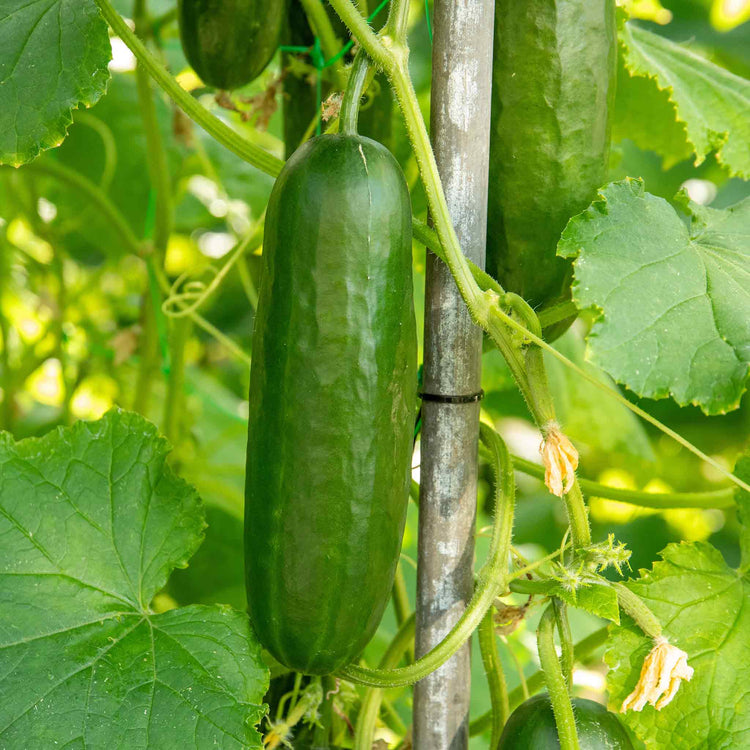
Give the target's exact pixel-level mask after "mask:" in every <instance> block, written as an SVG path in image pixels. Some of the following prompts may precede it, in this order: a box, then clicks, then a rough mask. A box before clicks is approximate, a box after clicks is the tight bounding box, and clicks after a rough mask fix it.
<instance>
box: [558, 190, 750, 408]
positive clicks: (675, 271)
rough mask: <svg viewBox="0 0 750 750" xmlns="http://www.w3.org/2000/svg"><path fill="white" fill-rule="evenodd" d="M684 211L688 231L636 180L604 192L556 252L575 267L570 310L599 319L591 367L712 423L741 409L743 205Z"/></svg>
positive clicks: (745, 357)
mask: <svg viewBox="0 0 750 750" xmlns="http://www.w3.org/2000/svg"><path fill="white" fill-rule="evenodd" d="M686 210H687V211H688V212H689V214H690V218H691V223H690V225H689V226H687V225H686V224H685V222H684V220H683V219H682V218H681V217H680V215H679V214H678V213H677V212H676V211H675V209H674V208H672V206H671V205H670V204H669V203H667V201H665V200H663V199H662V198H657V197H656V196H653V195H650V194H649V193H647V192H645V190H644V188H643V183H642V182H641V181H640V180H623V181H621V182H613V183H610V184H609V185H608V186H607V187H606V188H604V189H603V190H602V191H601V193H600V200H598V201H596V202H595V203H594V204H592V205H591V207H589V208H588V209H586V211H584V212H583V213H581V214H579V215H578V216H575V217H573V219H571V221H570V222H569V224H568V226H567V228H566V229H565V232H564V233H563V236H562V238H561V240H560V244H559V245H558V253H560V254H561V255H563V256H565V257H568V258H576V260H575V264H574V273H575V282H574V284H573V298H574V299H575V301H576V304H577V305H578V307H579V308H593V309H594V310H596V311H597V313H598V317H597V319H596V322H595V323H594V326H593V328H592V330H591V333H590V335H589V339H588V342H589V358H590V359H591V361H593V362H595V363H596V364H598V365H599V366H600V367H602V368H603V369H604V370H606V371H607V372H608V373H609V374H610V375H612V377H614V378H615V380H617V381H618V382H620V383H624V384H625V385H627V386H628V388H630V389H631V390H632V391H634V392H635V393H637V394H638V395H640V396H647V397H649V398H664V397H666V396H672V397H673V398H674V399H675V400H676V401H677V403H679V404H681V405H684V404H695V405H697V406H700V407H701V408H702V409H703V411H705V412H706V413H707V414H717V413H722V412H725V411H728V410H730V409H734V408H736V407H737V405H738V404H739V400H740V397H741V395H742V393H743V391H744V389H745V384H746V378H747V373H748V365H749V363H750V246H748V243H747V226H748V221H749V220H750V199H747V200H744V201H742V202H741V203H738V204H737V205H736V206H734V207H733V208H730V209H727V210H716V209H711V208H704V207H701V206H698V205H696V204H694V203H689V204H688V205H687V206H686Z"/></svg>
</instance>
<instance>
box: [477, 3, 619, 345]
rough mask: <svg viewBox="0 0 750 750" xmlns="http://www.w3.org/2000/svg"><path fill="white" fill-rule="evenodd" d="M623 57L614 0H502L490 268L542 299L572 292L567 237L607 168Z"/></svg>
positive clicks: (534, 299)
mask: <svg viewBox="0 0 750 750" xmlns="http://www.w3.org/2000/svg"><path fill="white" fill-rule="evenodd" d="M616 61H617V39H616V24H615V2H614V0H524V2H523V3H519V2H516V1H515V0H497V2H496V5H495V42H494V52H493V79H492V121H491V136H490V174H489V200H488V214H487V270H488V271H489V272H490V273H492V274H493V275H494V276H496V278H497V279H498V281H499V282H500V283H501V284H502V285H503V286H504V287H505V289H507V290H508V291H512V292H516V293H517V294H520V295H521V296H522V297H524V298H525V299H526V300H527V301H528V302H529V303H530V304H531V305H532V306H533V307H535V308H539V307H542V306H544V305H547V304H554V303H555V302H557V301H560V300H562V299H565V298H566V297H567V296H568V293H569V288H570V281H571V263H570V261H569V260H566V259H563V258H559V257H557V256H556V254H555V253H556V250H557V242H558V240H559V239H560V235H561V234H562V231H563V230H564V229H565V225H566V224H567V222H568V219H570V217H571V216H574V215H575V214H577V213H580V212H581V211H583V210H584V209H585V208H587V207H588V206H589V204H590V203H591V202H592V201H593V199H594V198H595V197H596V190H597V188H599V187H600V186H601V185H603V184H604V183H605V181H606V178H607V166H608V159H609V144H610V131H611V117H612V113H613V110H614V93H615V82H616ZM558 332H559V331H558Z"/></svg>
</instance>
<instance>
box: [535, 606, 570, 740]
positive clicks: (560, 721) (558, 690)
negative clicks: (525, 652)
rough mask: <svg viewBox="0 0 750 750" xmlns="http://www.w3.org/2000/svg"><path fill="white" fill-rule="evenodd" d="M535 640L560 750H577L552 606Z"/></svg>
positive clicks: (541, 623) (542, 621) (543, 618)
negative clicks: (556, 641)
mask: <svg viewBox="0 0 750 750" xmlns="http://www.w3.org/2000/svg"><path fill="white" fill-rule="evenodd" d="M536 638H537V648H538V649H539V662H540V663H541V665H542V671H543V672H544V682H545V684H546V685H547V690H548V691H549V697H550V700H551V702H552V711H553V713H554V714H555V723H556V724H557V736H558V739H559V741H560V748H561V750H580V745H579V744H578V733H577V732H576V721H575V717H574V716H573V705H572V704H571V702H570V695H569V693H568V686H567V684H566V682H565V677H564V675H563V671H562V669H561V668H560V661H559V660H558V658H557V653H556V652H555V614H554V610H553V607H552V605H550V606H548V607H547V609H546V610H544V614H543V615H542V619H541V620H540V621H539V628H538V630H537V636H536Z"/></svg>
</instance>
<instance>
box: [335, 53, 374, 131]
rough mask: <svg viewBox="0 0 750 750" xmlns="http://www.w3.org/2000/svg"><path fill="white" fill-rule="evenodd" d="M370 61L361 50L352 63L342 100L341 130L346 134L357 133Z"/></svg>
mask: <svg viewBox="0 0 750 750" xmlns="http://www.w3.org/2000/svg"><path fill="white" fill-rule="evenodd" d="M369 68H370V61H369V60H368V59H367V55H366V54H365V53H364V52H362V50H360V51H359V52H357V56H356V57H355V58H354V63H352V69H351V73H350V74H349V83H348V85H347V87H346V92H345V93H344V98H343V99H342V100H341V113H340V114H339V132H341V133H344V134H345V135H356V134H357V118H358V117H359V103H360V101H362V95H363V94H364V90H365V82H366V80H367V72H368V70H369Z"/></svg>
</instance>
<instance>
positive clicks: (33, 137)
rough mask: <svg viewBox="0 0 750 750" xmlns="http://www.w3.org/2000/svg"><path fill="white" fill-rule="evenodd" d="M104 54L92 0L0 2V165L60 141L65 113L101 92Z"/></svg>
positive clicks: (107, 51)
mask: <svg viewBox="0 0 750 750" xmlns="http://www.w3.org/2000/svg"><path fill="white" fill-rule="evenodd" d="M110 57H111V48H110V44H109V35H108V32H107V24H106V23H105V22H104V19H103V18H102V17H101V16H100V14H99V10H98V9H97V7H96V4H95V3H94V1H93V0H35V1H34V2H26V3H19V2H18V0H0V164H11V165H13V166H18V165H19V164H24V163H25V162H28V161H31V160H32V159H33V158H34V157H36V156H37V155H38V154H39V153H40V152H41V151H44V150H45V149H48V148H53V147H54V146H58V145H60V143H61V142H62V140H63V138H65V132H66V130H67V129H68V126H69V125H70V123H71V122H72V119H71V111H72V110H74V109H76V108H77V107H80V106H84V107H90V106H91V105H92V104H94V102H96V101H97V99H99V97H100V96H101V95H102V94H103V93H104V90H105V88H106V86H107V80H108V79H109V71H108V70H107V63H108V62H109V60H110Z"/></svg>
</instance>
